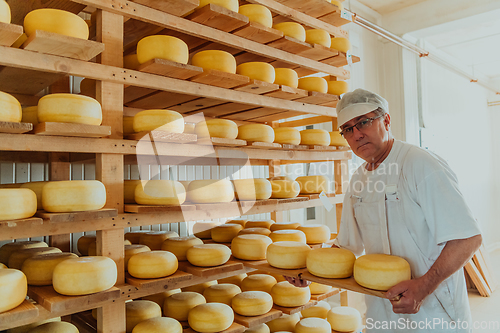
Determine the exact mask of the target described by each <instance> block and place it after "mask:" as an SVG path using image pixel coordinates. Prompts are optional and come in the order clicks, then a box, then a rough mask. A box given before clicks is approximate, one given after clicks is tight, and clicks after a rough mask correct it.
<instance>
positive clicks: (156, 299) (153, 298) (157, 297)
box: [141, 289, 181, 309]
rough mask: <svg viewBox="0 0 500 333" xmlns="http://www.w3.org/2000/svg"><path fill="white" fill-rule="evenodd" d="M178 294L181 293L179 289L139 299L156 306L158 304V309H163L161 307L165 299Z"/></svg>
mask: <svg viewBox="0 0 500 333" xmlns="http://www.w3.org/2000/svg"><path fill="white" fill-rule="evenodd" d="M180 292H181V290H180V289H172V290H167V291H164V292H161V293H158V294H153V295H148V296H144V297H141V299H143V300H145V301H151V302H155V303H156V304H158V305H159V306H160V308H162V309H163V305H164V304H165V300H166V299H167V297H169V296H171V295H173V294H178V293H180Z"/></svg>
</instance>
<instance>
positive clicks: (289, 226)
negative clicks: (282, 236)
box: [269, 222, 301, 231]
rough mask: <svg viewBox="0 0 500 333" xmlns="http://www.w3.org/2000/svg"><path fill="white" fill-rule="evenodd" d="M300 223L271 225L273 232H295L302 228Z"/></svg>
mask: <svg viewBox="0 0 500 333" xmlns="http://www.w3.org/2000/svg"><path fill="white" fill-rule="evenodd" d="M300 225H301V224H300V223H299V222H276V223H273V224H272V225H271V228H269V229H271V231H277V230H287V229H288V230H295V229H297V228H298V227H300Z"/></svg>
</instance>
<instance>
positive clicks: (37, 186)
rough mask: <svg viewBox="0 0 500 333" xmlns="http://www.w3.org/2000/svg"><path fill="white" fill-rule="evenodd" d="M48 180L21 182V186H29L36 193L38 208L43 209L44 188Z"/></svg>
mask: <svg viewBox="0 0 500 333" xmlns="http://www.w3.org/2000/svg"><path fill="white" fill-rule="evenodd" d="M47 183H48V182H29V183H24V184H21V186H20V188H29V189H30V190H32V191H33V192H35V194H36V205H37V209H42V208H43V207H42V190H43V187H44V186H45V184H47Z"/></svg>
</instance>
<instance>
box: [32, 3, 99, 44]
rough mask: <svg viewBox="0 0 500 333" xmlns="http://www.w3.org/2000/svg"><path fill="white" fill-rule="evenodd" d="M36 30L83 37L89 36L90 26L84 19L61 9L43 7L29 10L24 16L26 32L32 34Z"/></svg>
mask: <svg viewBox="0 0 500 333" xmlns="http://www.w3.org/2000/svg"><path fill="white" fill-rule="evenodd" d="M36 30H44V31H49V32H53V33H56V34H61V35H65V36H70V37H75V38H81V39H88V38H89V26H88V25H87V23H86V22H85V20H84V19H82V18H81V17H80V16H78V15H76V14H73V13H70V12H67V11H64V10H59V9H52V8H42V9H35V10H32V11H31V12H29V13H28V14H27V15H26V16H25V17H24V32H25V33H26V34H27V35H28V36H31V35H32V34H33V33H34V32H35V31H36Z"/></svg>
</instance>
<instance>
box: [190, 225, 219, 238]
mask: <svg viewBox="0 0 500 333" xmlns="http://www.w3.org/2000/svg"><path fill="white" fill-rule="evenodd" d="M218 225H219V223H217V222H196V223H195V224H194V226H193V235H195V236H196V237H198V238H200V239H211V238H212V229H213V228H214V227H216V226H218Z"/></svg>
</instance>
